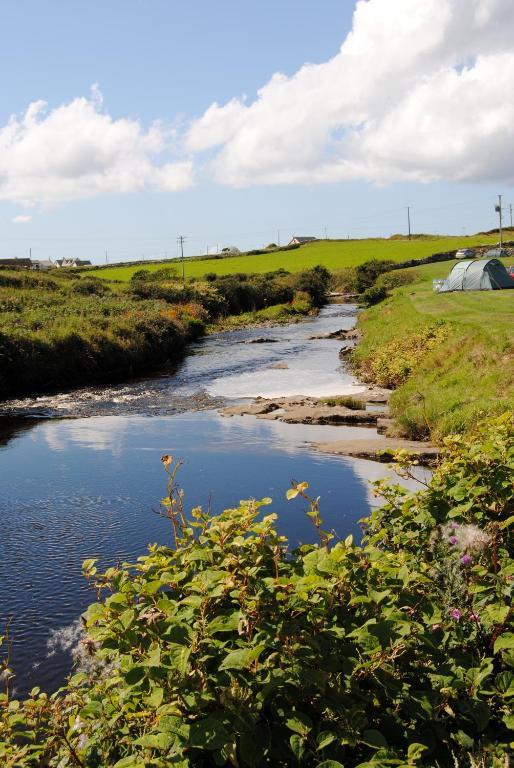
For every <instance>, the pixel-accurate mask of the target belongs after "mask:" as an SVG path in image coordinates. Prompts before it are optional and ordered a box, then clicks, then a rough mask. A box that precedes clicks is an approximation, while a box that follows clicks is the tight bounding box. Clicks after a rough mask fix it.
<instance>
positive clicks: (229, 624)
mask: <svg viewBox="0 0 514 768" xmlns="http://www.w3.org/2000/svg"><path fill="white" fill-rule="evenodd" d="M240 619H241V612H240V611H234V613H231V614H230V615H229V616H216V618H215V619H213V620H212V621H211V622H210V623H209V625H208V627H207V632H208V634H210V635H213V634H215V633H216V632H234V631H235V630H237V627H238V625H239V621H240Z"/></svg>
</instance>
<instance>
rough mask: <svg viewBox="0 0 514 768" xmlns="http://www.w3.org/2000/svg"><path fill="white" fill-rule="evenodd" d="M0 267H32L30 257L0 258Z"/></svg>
mask: <svg viewBox="0 0 514 768" xmlns="http://www.w3.org/2000/svg"><path fill="white" fill-rule="evenodd" d="M0 267H23V269H32V259H0Z"/></svg>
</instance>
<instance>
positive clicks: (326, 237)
mask: <svg viewBox="0 0 514 768" xmlns="http://www.w3.org/2000/svg"><path fill="white" fill-rule="evenodd" d="M325 240H328V236H327V228H326V227H325Z"/></svg>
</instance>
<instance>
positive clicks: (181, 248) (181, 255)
mask: <svg viewBox="0 0 514 768" xmlns="http://www.w3.org/2000/svg"><path fill="white" fill-rule="evenodd" d="M186 240H187V237H184V235H179V237H177V243H178V244H179V245H180V257H181V259H182V280H183V282H185V281H186V268H185V264H184V243H185V242H186Z"/></svg>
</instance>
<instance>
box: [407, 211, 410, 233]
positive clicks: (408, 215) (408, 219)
mask: <svg viewBox="0 0 514 768" xmlns="http://www.w3.org/2000/svg"><path fill="white" fill-rule="evenodd" d="M407 225H408V227H409V240H410V205H408V206H407Z"/></svg>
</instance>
